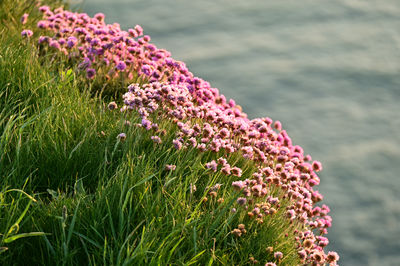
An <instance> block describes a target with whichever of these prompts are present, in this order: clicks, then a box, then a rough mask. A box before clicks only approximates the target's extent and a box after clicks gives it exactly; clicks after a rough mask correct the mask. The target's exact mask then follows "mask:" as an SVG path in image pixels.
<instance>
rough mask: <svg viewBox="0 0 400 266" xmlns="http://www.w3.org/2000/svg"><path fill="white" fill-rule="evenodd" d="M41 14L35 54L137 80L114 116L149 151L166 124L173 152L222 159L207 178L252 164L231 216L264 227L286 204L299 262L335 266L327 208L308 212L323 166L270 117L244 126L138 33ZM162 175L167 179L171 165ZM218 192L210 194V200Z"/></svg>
mask: <svg viewBox="0 0 400 266" xmlns="http://www.w3.org/2000/svg"><path fill="white" fill-rule="evenodd" d="M40 10H41V11H42V12H43V20H41V21H39V22H38V25H37V26H38V28H40V29H43V30H48V31H49V32H52V36H41V37H40V38H39V43H40V44H41V45H42V47H43V46H44V45H47V47H49V49H55V51H59V52H61V53H63V54H65V55H67V56H68V57H69V58H71V59H77V60H78V68H79V69H82V70H84V71H86V76H87V77H88V78H93V77H95V76H96V75H100V72H101V75H105V76H108V77H116V76H119V75H123V77H125V78H127V79H128V80H133V79H134V78H135V77H136V78H137V77H139V81H140V82H141V84H144V85H140V84H138V83H135V84H132V85H130V86H129V87H128V92H126V93H125V94H124V95H123V101H124V106H123V107H122V108H121V111H122V112H127V111H132V110H135V111H136V112H137V113H138V114H139V116H140V117H141V123H140V124H138V126H140V127H141V128H143V129H144V130H147V131H153V133H154V134H152V135H153V136H152V137H151V139H152V141H153V142H154V143H155V145H158V144H160V143H162V137H163V135H164V134H162V130H160V129H159V124H160V122H161V121H164V120H170V121H171V122H172V123H174V124H176V126H177V129H178V130H177V133H176V137H175V139H174V140H173V141H172V143H171V145H173V147H174V148H175V149H177V150H182V149H197V150H198V151H199V152H205V151H212V152H216V153H217V152H218V153H219V154H221V153H222V154H224V157H221V158H219V159H218V160H217V161H215V160H213V161H211V162H208V163H206V164H205V170H207V171H210V172H217V171H220V172H221V173H222V174H224V175H227V176H235V177H236V178H240V177H241V176H242V175H243V171H242V169H240V168H239V167H238V166H234V165H231V164H230V163H229V162H228V160H229V158H230V155H231V154H233V153H240V154H241V155H242V156H243V157H244V158H245V159H247V160H251V161H253V162H255V164H256V165H257V171H255V172H254V173H252V175H251V176H248V175H247V177H248V178H246V179H244V180H237V181H234V182H233V183H232V184H231V185H232V188H233V189H235V190H238V191H241V194H242V195H240V197H238V199H237V208H235V211H246V212H247V215H248V217H249V218H250V219H256V220H257V221H258V222H259V223H263V221H264V219H268V217H269V216H271V215H275V214H276V213H277V212H278V211H279V210H281V208H283V207H281V202H280V200H282V199H286V200H287V201H288V202H290V203H289V205H288V206H286V205H285V209H284V210H283V211H284V213H285V214H286V217H287V219H288V222H290V223H291V224H292V225H295V226H293V230H292V233H293V234H294V236H295V240H296V243H297V246H298V255H299V257H300V259H301V260H302V262H303V263H305V264H308V263H310V264H313V265H322V264H324V263H329V264H330V265H336V262H337V260H338V259H339V256H338V255H337V253H335V252H328V253H327V254H325V252H324V247H325V246H327V245H328V243H329V241H328V239H327V238H326V237H324V236H323V235H325V234H327V228H329V227H330V226H331V222H332V219H331V217H330V216H329V215H328V213H329V211H330V210H329V207H328V206H326V205H322V206H321V207H319V206H315V204H316V203H318V202H319V201H321V200H322V199H323V197H322V195H321V194H320V193H319V192H318V191H317V190H314V187H315V186H316V185H318V184H319V182H320V179H319V177H318V175H317V172H318V171H320V170H322V165H321V163H320V162H318V161H312V160H311V156H309V155H305V154H304V151H303V149H302V148H301V147H300V146H297V145H294V144H293V143H292V140H291V139H290V137H289V136H288V134H287V133H286V131H285V130H282V125H281V123H280V122H279V121H275V122H274V121H273V120H272V119H270V118H269V117H264V118H257V119H253V120H250V119H248V118H247V115H246V114H245V113H244V112H242V110H241V107H240V106H238V105H236V103H235V101H234V100H232V99H231V100H229V101H228V100H227V99H226V98H225V97H224V95H222V94H220V93H219V91H218V89H216V88H212V87H211V86H210V84H209V83H208V82H206V81H204V80H202V79H200V78H197V77H194V76H193V74H192V73H191V72H189V71H188V69H187V68H186V66H185V64H184V63H182V62H178V61H176V60H174V59H172V58H171V57H170V56H171V55H170V53H169V52H167V51H165V50H163V49H158V48H157V47H156V46H154V45H153V44H150V43H149V41H150V37H149V36H147V35H145V36H143V37H140V36H142V35H143V30H142V28H141V27H140V26H136V27H135V28H134V29H129V30H128V31H122V30H121V29H120V26H119V25H118V24H112V25H109V24H105V23H104V15H103V14H97V15H95V16H94V18H91V17H89V16H88V15H87V14H79V13H73V12H69V11H65V10H63V9H62V8H59V9H56V10H54V11H51V10H50V8H48V7H47V6H42V7H40ZM24 34H25V35H27V36H28V35H29V34H28V33H24ZM24 34H23V35H24ZM108 107H109V109H110V110H113V109H116V108H117V104H116V103H114V102H112V103H110V104H109V106H108ZM128 122H129V121H128ZM118 138H119V139H120V140H125V138H126V135H125V134H123V133H122V134H120V135H119V136H118ZM165 169H166V170H167V171H173V170H175V165H167V166H166V168H165ZM277 188H279V190H280V191H282V193H281V195H280V198H277V197H273V194H272V191H276V190H277ZM217 191H218V190H213V191H211V192H212V193H214V194H215V195H214V196H216V193H217ZM221 202H222V200H221ZM295 228H304V229H303V230H301V231H300V230H298V229H295ZM239 231H240V232H239ZM235 232H236V233H235V234H236V235H237V236H241V235H242V234H243V230H240V229H237V230H236V231H235ZM282 257H284V254H282V253H281V252H279V251H278V252H276V253H275V258H276V259H277V261H279V260H281V259H282ZM271 265H272V264H271Z"/></svg>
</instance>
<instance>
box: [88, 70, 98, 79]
mask: <svg viewBox="0 0 400 266" xmlns="http://www.w3.org/2000/svg"><path fill="white" fill-rule="evenodd" d="M95 75H96V70H94V69H93V68H88V69H87V70H86V77H87V78H88V79H92V78H94V76H95Z"/></svg>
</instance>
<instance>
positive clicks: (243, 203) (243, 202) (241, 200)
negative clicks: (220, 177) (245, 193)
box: [236, 197, 247, 205]
mask: <svg viewBox="0 0 400 266" xmlns="http://www.w3.org/2000/svg"><path fill="white" fill-rule="evenodd" d="M236 202H237V204H239V205H245V204H246V202H247V199H246V198H242V197H240V198H238V199H237V201H236Z"/></svg>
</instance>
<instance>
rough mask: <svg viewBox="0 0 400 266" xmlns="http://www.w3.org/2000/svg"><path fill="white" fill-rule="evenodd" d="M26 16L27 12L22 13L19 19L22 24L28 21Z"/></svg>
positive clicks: (27, 15)
mask: <svg viewBox="0 0 400 266" xmlns="http://www.w3.org/2000/svg"><path fill="white" fill-rule="evenodd" d="M28 17H29V14H27V13H25V14H23V15H22V17H21V20H20V21H21V24H22V25H24V24H26V22H27V21H28Z"/></svg>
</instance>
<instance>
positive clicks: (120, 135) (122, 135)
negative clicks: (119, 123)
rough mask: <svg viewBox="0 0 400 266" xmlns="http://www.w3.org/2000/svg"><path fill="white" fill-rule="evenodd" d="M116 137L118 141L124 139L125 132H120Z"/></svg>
mask: <svg viewBox="0 0 400 266" xmlns="http://www.w3.org/2000/svg"><path fill="white" fill-rule="evenodd" d="M117 139H119V140H120V141H122V142H123V141H125V139H126V134H125V133H120V134H119V135H118V136H117Z"/></svg>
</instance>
